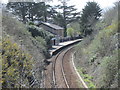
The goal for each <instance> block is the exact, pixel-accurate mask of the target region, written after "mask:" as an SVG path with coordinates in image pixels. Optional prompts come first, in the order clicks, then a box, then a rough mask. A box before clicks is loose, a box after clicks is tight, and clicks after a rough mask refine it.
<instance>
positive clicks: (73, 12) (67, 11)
mask: <svg viewBox="0 0 120 90" xmlns="http://www.w3.org/2000/svg"><path fill="white" fill-rule="evenodd" d="M60 1H61V3H62V5H58V6H56V7H57V8H58V9H59V10H61V11H62V12H59V13H58V14H57V15H56V18H55V22H57V23H58V24H59V25H60V26H62V27H64V36H67V25H68V24H69V23H71V22H73V21H75V20H77V19H78V17H79V14H80V13H79V12H77V9H75V6H74V5H71V6H68V5H67V1H69V0H60ZM59 20H60V21H59ZM61 21H62V22H61Z"/></svg>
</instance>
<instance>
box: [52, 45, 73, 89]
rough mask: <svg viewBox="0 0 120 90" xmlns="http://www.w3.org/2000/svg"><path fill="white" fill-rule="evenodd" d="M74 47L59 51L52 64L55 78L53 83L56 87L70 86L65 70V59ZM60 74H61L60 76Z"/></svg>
mask: <svg viewBox="0 0 120 90" xmlns="http://www.w3.org/2000/svg"><path fill="white" fill-rule="evenodd" d="M71 49H73V47H72V48H69V49H67V50H65V51H61V52H59V53H58V54H57V55H56V57H55V60H54V61H53V64H52V72H53V74H52V76H53V77H52V78H53V83H54V87H55V88H59V87H62V88H70V85H69V84H68V80H67V78H66V77H67V76H66V74H65V71H64V69H65V68H64V59H65V55H66V54H67V53H68V51H70V50H71ZM58 67H59V69H60V70H59V71H58ZM58 75H59V76H58Z"/></svg>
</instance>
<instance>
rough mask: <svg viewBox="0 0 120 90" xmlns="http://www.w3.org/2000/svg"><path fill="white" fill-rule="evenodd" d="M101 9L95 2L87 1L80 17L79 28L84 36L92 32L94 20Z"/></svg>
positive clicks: (97, 18)
mask: <svg viewBox="0 0 120 90" xmlns="http://www.w3.org/2000/svg"><path fill="white" fill-rule="evenodd" d="M101 11H102V10H101V9H100V7H99V5H98V4H97V3H96V2H87V5H86V6H85V8H84V9H83V10H82V14H81V18H80V25H81V29H82V32H83V34H84V35H85V36H86V35H89V34H91V33H92V31H93V29H92V27H93V26H94V25H95V23H96V21H98V20H99V18H100V16H101Z"/></svg>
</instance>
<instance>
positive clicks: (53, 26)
mask: <svg viewBox="0 0 120 90" xmlns="http://www.w3.org/2000/svg"><path fill="white" fill-rule="evenodd" d="M42 24H44V25H47V26H49V27H51V28H53V29H56V30H61V29H64V28H62V27H60V26H58V25H55V24H52V23H47V22H42Z"/></svg>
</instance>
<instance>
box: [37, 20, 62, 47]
mask: <svg viewBox="0 0 120 90" xmlns="http://www.w3.org/2000/svg"><path fill="white" fill-rule="evenodd" d="M39 27H42V28H43V29H44V30H46V31H48V32H51V33H52V34H54V35H55V36H54V38H52V40H51V41H52V44H53V45H58V44H59V42H60V39H61V38H63V37H64V28H62V27H60V26H58V25H55V24H52V23H48V22H41V23H39Z"/></svg>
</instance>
